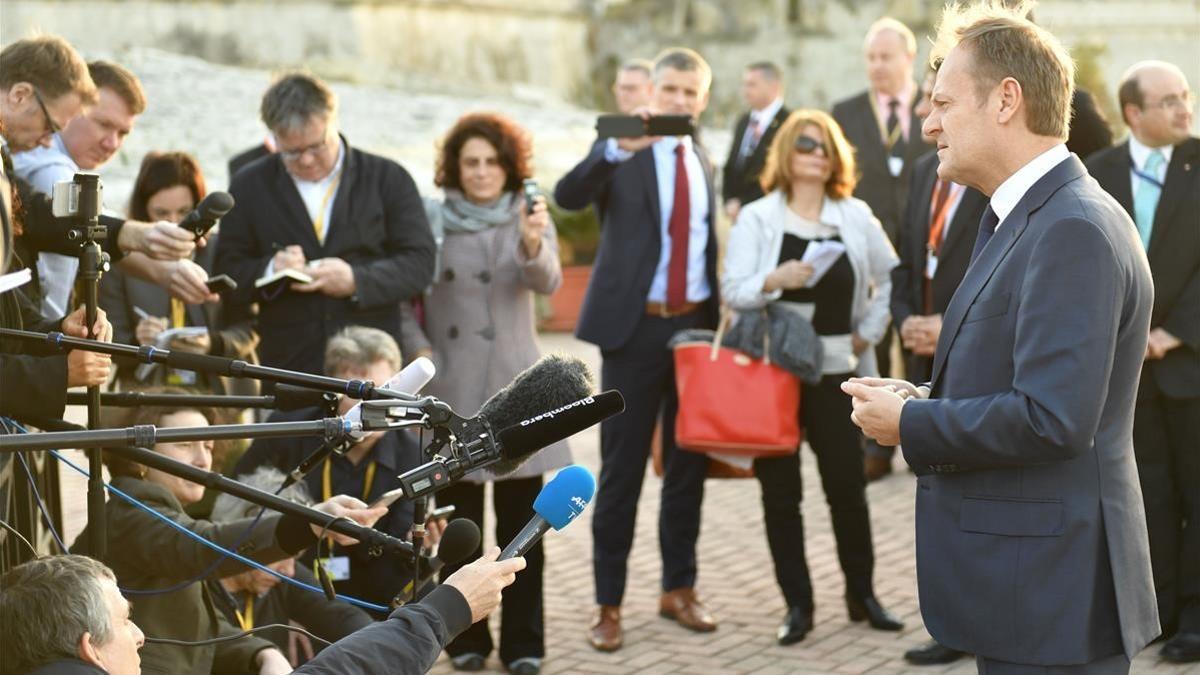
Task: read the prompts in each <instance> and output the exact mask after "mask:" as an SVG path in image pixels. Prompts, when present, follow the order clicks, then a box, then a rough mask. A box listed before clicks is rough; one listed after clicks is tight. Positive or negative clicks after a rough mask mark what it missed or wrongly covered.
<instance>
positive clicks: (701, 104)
mask: <svg viewBox="0 0 1200 675" xmlns="http://www.w3.org/2000/svg"><path fill="white" fill-rule="evenodd" d="M711 82H712V71H711V69H710V68H709V66H708V64H707V63H706V62H705V61H704V59H703V58H701V57H700V55H699V54H697V53H696V52H694V51H691V50H689V49H679V48H676V49H668V50H666V51H664V52H663V53H662V54H660V55H659V57H658V58H657V59H656V60H655V63H654V92H653V95H652V98H651V105H650V107H649V108H643V109H639V110H636V111H634V113H633V114H637V115H641V116H643V117H648V116H650V115H652V114H674V115H681V114H682V115H690V116H692V117H693V118H695V117H699V115H700V113H702V112H703V111H704V108H705V107H706V106H707V104H708V92H709V85H710V84H711ZM554 197H555V199H556V201H557V202H558V204H559V205H560V206H562V207H564V208H567V209H581V208H583V207H585V206H587V205H588V204H590V203H596V204H597V206H598V207H599V208H598V212H599V213H602V214H603V217H604V223H603V227H602V228H601V240H600V248H599V251H598V252H597V255H596V262H595V265H594V267H593V272H592V279H591V282H590V284H589V285H588V290H587V296H586V297H585V299H584V303H583V310H582V312H581V314H580V318H579V326H578V328H577V329H576V335H577V336H578V337H579V338H580V339H581V340H585V341H587V342H591V343H593V344H595V345H597V346H598V347H600V352H601V356H602V357H603V365H602V368H601V388H603V389H617V390H619V391H620V392H621V393H622V394H623V395H624V396H625V402H626V405H625V412H624V413H623V414H621V415H618V416H616V417H613V418H611V419H608V420H606V421H605V422H603V423H602V424H601V426H600V458H601V467H600V485H599V491H598V493H597V495H596V507H595V509H596V510H595V511H594V516H593V519H592V537H593V543H594V548H595V551H594V571H595V581H596V602H597V604H598V605H599V606H600V607H599V612H598V614H599V616H598V620H597V621H596V622H595V624H594V625H593V627H592V630H591V633H590V641H591V644H592V646H593V647H595V648H596V649H599V650H602V651H612V650H615V649H619V648H620V646H621V644H622V633H621V613H620V607H621V600H622V598H623V596H624V593H625V579H626V573H627V562H628V558H629V550H630V548H631V547H632V545H633V531H634V521H635V518H636V515H637V502H638V496H639V495H640V494H641V489H642V479H643V477H644V476H645V473H646V460H647V458H648V457H649V454H650V441H651V437H652V435H653V433H654V425H655V422H656V420H657V419H658V415H659V412H660V411H661V412H662V419H663V463H664V467H665V475H664V477H663V487H662V505H661V508H660V512H659V546H660V548H661V551H662V560H663V573H662V590H663V594H662V598H661V602H660V606H659V610H660V614H662V615H663V616H665V617H667V618H670V619H673V620H675V621H678V622H679V623H680V624H681V625H683V626H684V627H686V628H689V629H691V630H696V631H711V630H715V629H716V623H715V621H714V620H713V618H712V616H711V615H710V614H709V612H708V610H707V609H706V608H705V607H704V605H703V604H702V603H701V602H700V600H699V599H698V598H697V597H696V593H695V590H694V587H695V582H696V539H697V537H698V535H699V532H700V504H701V501H702V500H703V497H704V477H705V475H706V473H707V470H708V458H707V457H706V456H704V455H703V454H698V453H691V452H681V451H679V450H678V449H677V448H676V447H675V442H674V439H675V412H676V409H677V408H678V397H677V394H676V391H675V371H674V367H673V362H672V356H671V352H670V350H669V349H668V348H667V342H668V340H670V338H671V336H672V335H674V334H675V333H676V332H677V331H680V330H685V329H689V328H710V327H713V326H714V325H715V323H716V318H717V311H718V305H719V301H718V298H717V275H716V262H717V243H716V237H715V234H714V231H713V218H714V215H715V213H716V201H715V195H714V191H713V184H712V166H711V164H710V163H709V160H708V157H707V156H706V155H705V153H704V151H703V149H702V148H700V147H699V146H698V145H697V144H696V143H695V142H694V140H693V139H692V138H691V137H687V136H683V137H665V138H659V137H641V138H622V139H607V140H601V141H598V142H596V143H595V144H594V145H593V146H592V149H591V152H589V154H588V156H587V157H586V158H585V159H584V160H583V161H582V162H580V163H579V164H578V165H577V166H576V167H575V168H574V169H572V170H571V171H570V173H568V174H567V175H566V176H565V177H563V179H562V180H561V181H559V183H558V185H557V186H556V188H555V191H554Z"/></svg>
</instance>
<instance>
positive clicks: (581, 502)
mask: <svg viewBox="0 0 1200 675" xmlns="http://www.w3.org/2000/svg"><path fill="white" fill-rule="evenodd" d="M595 494H596V479H595V478H594V477H593V476H592V472H591V471H588V470H587V469H586V468H584V467H582V466H580V465H578V464H572V465H571V466H568V467H565V468H563V470H562V471H559V472H558V475H556V476H555V477H554V478H553V479H551V480H550V482H549V483H546V487H544V488H542V491H541V493H540V494H538V496H537V499H535V500H534V502H533V510H534V511H535V512H537V513H538V515H540V516H541V517H543V518H545V519H546V522H548V523H550V525H551V526H552V527H553V528H554V529H556V530H561V529H562V528H563V527H565V526H566V525H567V523H571V522H574V520H575V518H577V517H578V516H579V514H581V513H583V510H584V509H586V508H587V505H588V503H589V502H591V501H592V496H593V495H595Z"/></svg>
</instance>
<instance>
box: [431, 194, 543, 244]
mask: <svg viewBox="0 0 1200 675" xmlns="http://www.w3.org/2000/svg"><path fill="white" fill-rule="evenodd" d="M518 206H519V201H518V200H517V193H515V192H505V193H504V194H502V195H500V197H499V198H498V199H497V200H496V201H494V202H491V203H489V204H475V203H473V202H471V201H469V200H468V199H467V198H466V197H464V196H463V193H462V192H460V191H458V190H446V197H445V199H443V200H441V201H437V200H434V199H426V200H425V215H426V216H427V217H428V218H429V229H430V230H432V231H433V238H434V240H436V241H437V242H438V244H439V245H440V244H441V243H442V241H443V240H444V239H445V236H446V234H448V233H472V232H482V231H484V230H486V229H488V228H491V227H495V226H497V225H506V224H508V223H512V222H515V221H516V220H518V219H519V218H520V215H519V213H518V212H517V207H518Z"/></svg>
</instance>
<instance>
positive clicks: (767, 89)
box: [721, 61, 790, 220]
mask: <svg viewBox="0 0 1200 675" xmlns="http://www.w3.org/2000/svg"><path fill="white" fill-rule="evenodd" d="M742 99H743V100H745V101H746V105H748V106H750V110H749V112H747V113H746V114H744V115H742V116H741V117H739V118H738V122H737V125H736V126H735V127H734V129H733V142H732V143H731V144H730V145H729V158H728V159H726V160H725V166H724V168H723V169H722V172H721V199H722V201H723V202H724V204H725V214H726V215H728V216H729V219H730V220H737V214H738V210H740V209H741V208H742V205H743V204H749V203H750V202H752V201H754V200H755V199H758V198H759V197H761V196H763V191H762V186H761V185H759V183H758V175H759V174H760V173H762V170H763V164H765V163H766V161H767V150H768V149H770V147H771V139H773V138H775V132H776V131H777V130H778V129H779V125H781V124H783V121H784V120H786V119H787V116H788V113H789V112H790V111H789V110H788V109H787V107H786V106H784V105H783V71H782V70H780V68H779V66H777V65H775V64H774V63H771V62H770V61H759V62H757V63H751V64H750V65H748V66H746V72H745V73H743V74H742Z"/></svg>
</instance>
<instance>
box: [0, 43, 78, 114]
mask: <svg viewBox="0 0 1200 675" xmlns="http://www.w3.org/2000/svg"><path fill="white" fill-rule="evenodd" d="M21 82H28V83H29V84H31V85H33V87H34V88H36V89H37V90H38V93H39V94H41V95H42V97H43V98H45V99H46V102H50V101H53V100H56V99H58V98H61V97H63V96H65V95H67V94H78V95H79V98H80V100H81V101H82V102H83V103H84V105H91V104H93V103H95V102H96V84H95V83H94V82H92V76H91V75H90V74H88V66H87V63H85V62H84V60H83V57H82V56H80V55H79V52H77V51H75V48H74V47H72V46H71V44H70V43H69V42H67V41H66V40H64V39H62V38H60V37H58V36H57V35H38V36H35V37H30V38H25V39H24V40H17V41H16V42H14V43H12V44H10V45H8V46H7V47H5V48H4V50H3V51H0V89H3V90H4V91H8V90H9V89H12V87H13V85H15V84H18V83H21Z"/></svg>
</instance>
